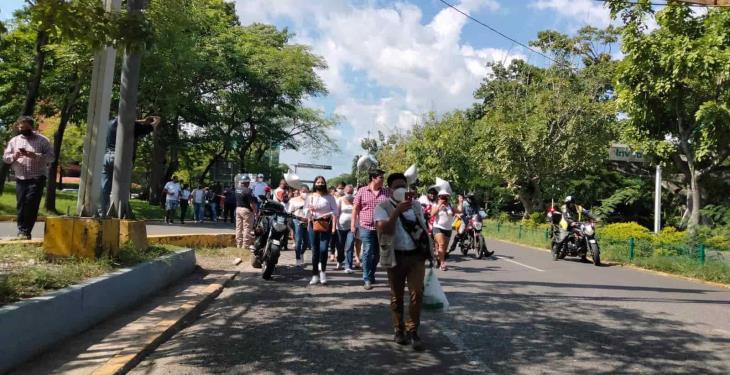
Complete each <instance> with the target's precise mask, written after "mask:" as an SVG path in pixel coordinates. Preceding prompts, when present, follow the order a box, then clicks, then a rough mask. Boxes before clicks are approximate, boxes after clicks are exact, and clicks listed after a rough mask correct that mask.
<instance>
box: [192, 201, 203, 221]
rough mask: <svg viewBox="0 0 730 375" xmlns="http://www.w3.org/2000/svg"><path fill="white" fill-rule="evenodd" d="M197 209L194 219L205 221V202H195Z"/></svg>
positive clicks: (194, 212)
mask: <svg viewBox="0 0 730 375" xmlns="http://www.w3.org/2000/svg"><path fill="white" fill-rule="evenodd" d="M193 206H195V211H193V219H194V220H195V221H203V215H204V214H205V203H193Z"/></svg>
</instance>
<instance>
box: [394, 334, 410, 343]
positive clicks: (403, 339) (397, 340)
mask: <svg viewBox="0 0 730 375" xmlns="http://www.w3.org/2000/svg"><path fill="white" fill-rule="evenodd" d="M393 341H395V343H396V344H398V345H407V344H408V337H406V334H405V333H403V331H395V336H393Z"/></svg>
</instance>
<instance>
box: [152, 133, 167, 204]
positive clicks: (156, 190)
mask: <svg viewBox="0 0 730 375" xmlns="http://www.w3.org/2000/svg"><path fill="white" fill-rule="evenodd" d="M165 128H167V127H166V126H164V127H163V126H158V127H157V128H156V129H155V130H154V131H153V132H152V160H151V161H150V180H149V188H148V191H149V196H148V202H149V203H150V204H153V205H155V204H159V203H160V202H162V186H163V185H162V184H163V179H164V172H165V156H166V155H167V144H168V142H165V140H164V138H165V137H164V134H163V132H164V129H165Z"/></svg>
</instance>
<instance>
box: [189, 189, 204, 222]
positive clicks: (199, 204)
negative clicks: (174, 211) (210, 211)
mask: <svg viewBox="0 0 730 375" xmlns="http://www.w3.org/2000/svg"><path fill="white" fill-rule="evenodd" d="M191 197H192V200H193V219H194V220H195V222H196V223H198V224H199V223H202V222H203V214H205V189H204V188H203V185H198V188H197V189H195V190H193V192H192V194H191Z"/></svg>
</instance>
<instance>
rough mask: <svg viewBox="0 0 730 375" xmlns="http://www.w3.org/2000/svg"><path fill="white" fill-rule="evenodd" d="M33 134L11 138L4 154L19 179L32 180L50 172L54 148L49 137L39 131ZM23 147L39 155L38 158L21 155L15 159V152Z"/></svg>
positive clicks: (5, 159) (4, 159)
mask: <svg viewBox="0 0 730 375" xmlns="http://www.w3.org/2000/svg"><path fill="white" fill-rule="evenodd" d="M33 134H34V136H32V137H28V138H26V137H25V136H23V135H17V136H15V137H13V138H11V139H10V142H8V147H6V148H5V153H4V154H3V161H4V162H5V163H6V164H10V166H11V167H12V168H13V173H15V178H17V179H19V180H32V179H35V178H38V177H41V176H45V175H46V174H47V173H48V163H50V162H51V160H53V149H52V148H51V142H49V141H48V138H46V137H44V136H43V135H41V134H40V133H38V132H34V133H33ZM21 148H24V149H25V150H26V151H29V152H35V153H36V154H39V155H38V157H36V158H29V157H27V156H21V157H19V158H17V159H15V153H16V152H17V151H19V150H20V149H21Z"/></svg>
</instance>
